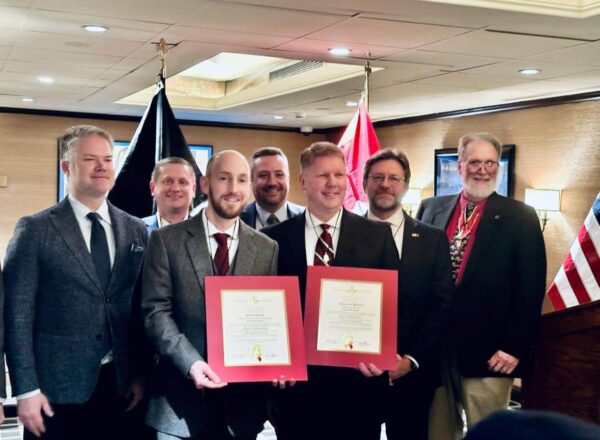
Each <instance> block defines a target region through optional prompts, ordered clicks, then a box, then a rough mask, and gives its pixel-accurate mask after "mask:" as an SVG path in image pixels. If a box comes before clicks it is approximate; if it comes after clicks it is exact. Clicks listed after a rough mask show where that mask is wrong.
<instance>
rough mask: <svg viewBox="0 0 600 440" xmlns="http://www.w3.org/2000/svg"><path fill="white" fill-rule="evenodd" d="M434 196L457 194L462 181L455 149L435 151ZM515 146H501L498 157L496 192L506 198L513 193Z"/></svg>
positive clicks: (460, 188)
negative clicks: (500, 152)
mask: <svg viewBox="0 0 600 440" xmlns="http://www.w3.org/2000/svg"><path fill="white" fill-rule="evenodd" d="M434 153H435V168H434V169H435V180H434V195H436V196H446V195H451V194H458V193H459V192H460V191H461V190H462V181H461V180H460V175H459V174H458V152H457V149H456V148H442V149H438V150H435V152H434ZM514 167H515V145H503V146H502V156H501V157H500V171H499V173H500V180H499V181H498V188H497V189H496V191H497V192H498V194H501V195H503V196H506V197H512V196H513V192H514Z"/></svg>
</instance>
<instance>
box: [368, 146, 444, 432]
mask: <svg viewBox="0 0 600 440" xmlns="http://www.w3.org/2000/svg"><path fill="white" fill-rule="evenodd" d="M363 176H364V177H363V179H364V180H363V187H364V189H365V192H366V193H367V196H368V197H369V211H368V212H367V218H369V219H371V220H376V221H380V222H381V221H384V222H387V223H389V225H390V228H391V230H392V235H393V237H394V242H395V244H396V248H397V249H398V254H399V256H400V267H399V270H398V281H399V287H398V348H397V353H398V354H397V358H398V361H397V365H396V369H395V370H393V371H390V372H389V379H390V385H391V386H390V387H389V389H388V390H387V392H386V393H385V397H386V405H385V414H384V420H385V424H386V433H387V438H388V440H395V439H411V440H427V438H428V433H427V431H428V430H427V425H428V420H429V407H430V406H431V401H432V399H433V393H434V391H435V389H436V388H437V386H438V385H439V384H440V383H441V373H440V358H441V341H442V335H443V332H444V331H445V328H446V324H447V322H448V315H449V308H450V303H451V301H452V294H453V292H454V284H453V283H452V273H451V271H450V257H449V250H448V240H447V238H446V235H445V234H444V232H443V231H440V230H439V229H435V228H433V227H432V226H429V225H426V224H425V223H422V222H420V221H418V220H414V219H413V218H411V217H410V216H409V215H408V214H406V213H405V212H404V210H403V209H402V204H401V202H402V197H404V195H405V194H406V191H407V190H408V185H409V183H410V165H409V162H408V158H407V157H406V155H405V154H404V153H402V152H401V151H399V150H395V149H390V148H388V149H385V150H382V151H379V152H377V153H375V154H374V155H373V156H371V157H370V158H369V159H368V160H367V162H366V164H365V170H364V173H363Z"/></svg>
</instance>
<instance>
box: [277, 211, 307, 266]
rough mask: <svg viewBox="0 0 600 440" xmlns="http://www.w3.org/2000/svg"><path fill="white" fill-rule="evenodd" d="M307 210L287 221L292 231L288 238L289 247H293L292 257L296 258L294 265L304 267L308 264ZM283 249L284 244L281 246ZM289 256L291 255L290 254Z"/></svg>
mask: <svg viewBox="0 0 600 440" xmlns="http://www.w3.org/2000/svg"><path fill="white" fill-rule="evenodd" d="M306 212H307V211H304V213H302V214H300V215H297V216H295V217H292V218H291V219H289V220H286V222H289V224H290V231H289V234H287V236H286V239H287V241H288V242H289V243H290V246H289V247H288V249H291V250H292V252H291V258H293V260H294V265H293V267H304V268H306V267H307V266H308V263H307V262H306V242H305V236H304V234H305V228H306ZM281 249H285V247H284V246H280V252H281ZM288 257H289V256H288Z"/></svg>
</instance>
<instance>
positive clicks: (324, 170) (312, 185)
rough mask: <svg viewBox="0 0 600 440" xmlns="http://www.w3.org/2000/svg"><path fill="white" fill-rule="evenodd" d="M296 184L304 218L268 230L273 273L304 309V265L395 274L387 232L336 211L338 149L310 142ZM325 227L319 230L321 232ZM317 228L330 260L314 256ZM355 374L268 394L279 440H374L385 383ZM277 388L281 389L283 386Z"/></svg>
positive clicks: (371, 370) (368, 373) (318, 370)
mask: <svg viewBox="0 0 600 440" xmlns="http://www.w3.org/2000/svg"><path fill="white" fill-rule="evenodd" d="M300 162H301V166H302V172H301V175H300V184H301V186H302V189H303V191H304V192H305V194H306V197H307V200H308V207H307V210H306V211H305V212H304V214H303V215H300V216H297V217H294V218H291V219H289V220H287V221H285V222H283V223H281V224H279V225H276V226H273V227H271V228H267V229H266V230H265V233H266V234H267V235H268V236H269V237H271V238H273V239H274V240H275V241H277V243H278V244H279V262H278V274H279V275H290V276H298V278H299V283H300V294H301V299H302V305H303V306H304V299H305V290H306V273H307V267H308V266H312V265H314V264H315V259H321V260H322V261H323V262H324V264H325V265H333V266H345V267H362V268H379V269H397V268H398V252H397V251H396V248H395V246H394V241H393V238H392V234H391V232H390V229H389V228H388V227H387V226H386V225H383V224H380V223H376V222H371V221H369V220H367V219H365V218H364V217H360V216H357V215H355V214H352V213H350V212H348V211H346V210H345V209H343V208H342V202H343V200H344V195H345V193H346V165H345V162H344V155H343V153H342V151H341V150H340V149H339V148H338V147H336V146H335V145H334V144H332V143H329V142H317V143H315V144H313V145H311V146H310V147H309V148H307V149H306V150H304V152H303V153H302V155H301V156H300ZM322 225H326V226H324V227H323V226H322ZM323 230H326V231H327V232H328V234H329V235H330V237H329V238H331V245H327V247H328V248H329V251H328V253H326V254H325V255H329V256H317V251H316V246H317V243H319V242H322V240H323ZM356 367H357V368H356V369H351V368H337V367H310V366H309V370H308V375H309V380H308V382H303V383H298V384H296V385H295V386H292V387H289V386H288V387H286V389H283V390H276V391H277V393H275V395H274V401H273V407H272V411H271V420H272V422H273V424H274V426H275V429H276V431H277V438H278V439H280V440H282V439H283V440H289V439H308V438H310V439H321V438H322V439H331V438H344V439H361V440H370V439H379V437H380V431H381V422H382V415H381V411H382V404H383V402H382V399H381V395H382V393H383V390H384V389H385V388H386V387H387V386H388V381H387V377H386V376H384V375H383V374H382V373H383V372H382V371H381V370H379V369H378V368H377V366H376V365H373V364H370V365H368V366H366V365H357V366H356ZM279 385H280V386H281V387H284V386H285V385H286V384H285V383H284V381H283V380H282V381H280V383H279Z"/></svg>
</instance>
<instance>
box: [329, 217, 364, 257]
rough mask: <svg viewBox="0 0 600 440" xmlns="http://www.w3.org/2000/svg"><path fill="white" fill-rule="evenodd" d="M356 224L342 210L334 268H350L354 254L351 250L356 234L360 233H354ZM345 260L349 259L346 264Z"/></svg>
mask: <svg viewBox="0 0 600 440" xmlns="http://www.w3.org/2000/svg"><path fill="white" fill-rule="evenodd" d="M355 226H356V224H355V223H354V221H352V217H351V216H349V215H348V212H347V211H346V210H345V209H344V211H343V212H342V221H341V225H340V238H339V239H338V244H337V249H336V251H335V259H334V260H333V265H334V266H351V265H352V262H351V261H350V260H351V259H352V258H353V255H354V252H353V251H352V248H353V246H354V243H355V242H356V237H357V236H358V235H357V234H359V233H360V231H355ZM346 259H350V260H349V261H348V262H346Z"/></svg>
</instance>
